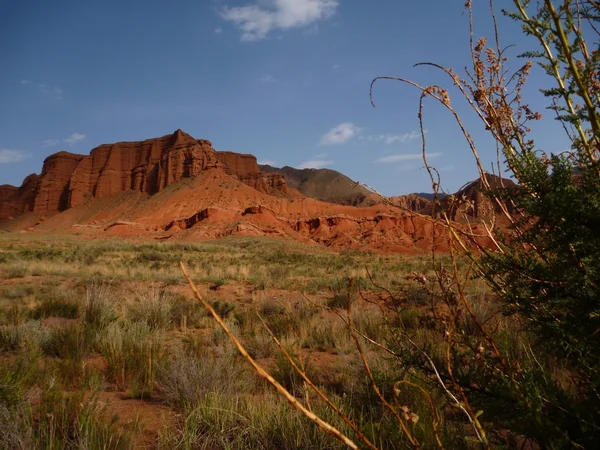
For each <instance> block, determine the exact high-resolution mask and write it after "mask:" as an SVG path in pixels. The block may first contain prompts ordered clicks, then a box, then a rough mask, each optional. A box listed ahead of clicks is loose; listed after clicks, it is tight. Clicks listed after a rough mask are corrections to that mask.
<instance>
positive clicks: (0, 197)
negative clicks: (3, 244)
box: [0, 173, 40, 220]
mask: <svg viewBox="0 0 600 450" xmlns="http://www.w3.org/2000/svg"><path fill="white" fill-rule="evenodd" d="M39 179H40V176H39V175H37V174H35V173H32V174H31V175H29V176H27V177H26V178H25V179H24V180H23V184H22V185H21V187H19V188H17V187H15V186H11V185H9V184H5V185H3V186H0V220H6V219H10V218H12V217H17V216H18V215H21V214H23V213H24V212H26V211H31V210H32V209H33V199H34V198H35V197H34V195H35V191H36V189H37V185H38V182H39Z"/></svg>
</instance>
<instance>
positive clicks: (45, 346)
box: [0, 234, 510, 449]
mask: <svg viewBox="0 0 600 450" xmlns="http://www.w3.org/2000/svg"><path fill="white" fill-rule="evenodd" d="M0 247H1V249H2V252H1V253H0V255H1V257H2V261H3V264H2V266H1V269H0V270H1V272H2V274H1V275H2V279H3V281H2V286H1V288H0V298H1V300H0V323H1V325H0V352H1V353H0V355H1V357H2V361H3V364H2V369H1V371H2V373H1V377H2V378H1V379H2V383H1V386H2V389H1V390H0V401H1V402H2V414H1V416H0V417H1V419H0V420H2V427H0V428H2V430H3V431H2V435H1V436H2V438H1V439H2V440H1V441H0V442H2V443H3V444H2V445H4V446H5V447H6V448H33V447H39V448H64V447H65V446H66V447H67V448H88V447H89V448H127V446H128V445H130V444H132V443H135V442H138V443H139V441H140V439H141V440H142V441H144V439H146V441H144V442H146V443H149V445H152V446H158V447H160V448H273V449H275V448H277V449H280V448H338V447H343V446H342V444H340V443H339V442H338V441H336V440H335V439H333V438H332V437H330V436H328V435H326V434H323V433H321V431H320V430H319V429H318V428H317V427H315V426H314V425H312V424H310V422H309V421H308V420H306V419H305V418H303V417H302V416H300V415H298V414H297V413H296V412H294V411H292V410H291V408H290V406H289V405H288V404H287V402H286V401H285V400H284V399H283V398H280V397H278V396H277V395H276V394H275V393H274V392H273V391H272V389H271V388H270V387H269V386H267V385H266V384H265V383H264V382H263V381H261V380H260V379H259V378H258V377H257V376H256V374H255V373H253V372H252V371H251V369H250V368H249V367H248V365H247V364H246V362H245V361H244V360H243V359H242V358H241V357H240V356H239V355H238V353H237V352H236V351H235V349H234V348H233V347H232V345H231V343H230V342H229V340H228V339H227V337H226V335H225V334H224V333H223V332H222V330H220V329H219V328H218V327H217V326H216V324H215V323H214V321H213V320H212V319H211V318H210V317H208V316H207V313H206V311H205V310H204V309H203V308H202V306H201V305H200V304H199V303H198V302H197V301H196V300H195V299H193V297H192V296H191V292H190V290H189V288H188V286H187V285H186V283H185V280H184V278H183V276H182V274H181V271H180V270H179V268H178V261H179V260H183V261H184V262H185V263H186V264H187V265H188V267H190V268H191V270H192V272H193V278H194V280H195V281H196V283H198V285H199V286H200V289H201V291H202V292H203V295H204V296H205V297H206V298H207V299H209V301H210V303H211V304H212V306H213V307H214V308H215V309H216V310H217V311H218V312H219V314H220V315H221V316H222V317H223V318H224V319H225V320H226V322H227V324H228V325H229V327H230V328H231V329H232V330H233V331H234V333H235V334H236V335H237V336H239V338H240V339H241V340H242V342H243V343H244V345H245V346H246V348H247V350H248V352H249V353H250V354H251V355H252V357H254V358H256V359H257V360H259V361H260V362H261V364H263V365H264V366H265V367H266V368H267V369H268V370H269V371H270V372H271V373H272V374H273V376H274V377H275V378H276V379H277V380H278V381H279V382H280V383H281V384H282V385H283V386H285V387H286V388H287V389H288V390H289V391H290V392H292V393H293V394H294V395H296V396H298V397H299V398H302V399H306V401H308V402H309V404H310V405H311V408H312V409H313V410H314V411H315V412H316V413H318V414H319V415H321V416H322V417H324V418H327V419H328V420H330V421H331V423H333V424H335V425H336V426H337V427H340V429H342V430H345V431H346V432H348V433H352V431H351V430H350V429H349V427H348V425H346V424H344V423H343V422H342V421H341V420H340V419H339V417H337V416H336V415H335V414H334V413H332V412H331V411H329V410H328V409H327V408H326V406H325V405H324V404H323V403H322V402H321V400H320V399H318V398H316V397H315V395H314V393H312V392H310V390H309V389H308V387H307V386H306V384H305V383H304V382H303V380H302V378H301V377H300V376H299V375H298V374H297V373H296V372H295V370H294V369H293V367H292V366H291V364H290V362H289V361H288V360H287V359H286V358H285V357H283V355H282V354H281V353H280V351H279V349H278V348H277V345H276V344H275V342H274V341H273V340H272V338H271V337H270V336H269V335H268V333H267V331H266V330H265V328H264V327H263V325H262V324H261V322H260V319H259V318H258V315H257V313H258V314H260V316H261V317H262V318H263V319H264V320H265V322H266V324H267V325H268V327H269V329H270V330H271V331H272V332H273V333H274V334H275V336H277V338H278V339H279V340H280V341H281V342H282V343H283V345H284V346H285V348H286V349H287V351H288V352H289V353H290V354H291V355H293V358H294V360H295V361H296V362H297V363H298V364H300V365H301V367H303V369H304V371H305V372H306V373H307V374H308V375H309V376H310V378H311V379H312V380H313V381H314V382H315V383H316V384H317V385H318V386H321V387H322V389H324V391H325V392H326V393H327V395H328V396H330V398H331V399H332V401H333V402H334V403H335V404H336V405H338V406H339V408H341V409H342V410H343V411H344V412H345V414H346V415H347V416H348V417H350V418H352V420H353V421H356V423H358V424H359V426H360V428H361V430H362V432H363V433H365V435H366V436H368V437H369V439H370V440H371V441H372V442H373V443H376V445H378V446H382V447H385V448H401V447H403V446H404V445H405V444H404V443H403V442H404V438H403V436H402V435H401V434H400V433H399V430H398V427H397V424H396V423H395V419H393V418H391V417H390V416H389V413H387V412H386V411H385V409H382V407H381V405H380V402H379V400H378V399H377V398H376V396H375V394H374V393H373V391H372V388H371V386H370V382H369V380H368V379H367V377H366V375H365V373H364V371H363V369H362V363H361V360H360V357H359V355H358V351H357V348H356V345H355V343H354V342H353V340H352V338H351V336H350V333H349V331H348V327H347V326H346V324H345V323H344V321H343V320H342V319H341V318H340V317H338V314H340V315H341V316H342V317H344V310H345V308H346V306H347V302H348V298H350V299H351V301H352V304H353V308H352V310H353V317H354V321H353V323H354V326H355V327H356V328H357V330H359V331H360V332H361V333H363V334H364V335H365V336H369V337H370V338H371V339H374V340H377V341H378V342H389V343H390V344H393V346H392V347H391V348H394V351H395V352H396V356H393V355H390V354H389V353H387V352H385V351H382V350H381V349H379V348H378V347H376V346H372V345H370V344H368V343H366V342H363V345H365V347H364V352H365V354H366V356H367V359H368V361H369V364H370V366H371V369H372V371H373V375H374V377H375V378H376V380H377V383H378V385H379V386H380V387H381V389H382V392H383V393H384V395H386V396H389V397H390V399H394V398H396V396H397V395H399V396H400V397H399V398H398V400H400V399H401V402H402V404H407V405H410V408H411V411H414V414H416V415H417V416H419V420H416V419H415V423H414V424H412V427H413V431H414V433H415V435H416V436H419V439H421V440H424V442H427V441H428V440H430V439H433V434H432V428H431V427H432V423H433V422H432V419H433V418H434V417H435V421H436V426H437V428H438V434H439V436H440V439H443V440H444V442H447V443H455V444H456V445H459V443H460V442H467V441H468V439H469V437H468V436H469V434H470V433H469V432H468V430H467V428H468V426H467V424H466V423H465V421H464V419H463V418H462V417H460V416H457V415H456V414H450V413H449V411H447V410H448V409H449V408H450V409H451V406H449V405H447V404H444V402H442V403H439V404H437V406H436V409H435V413H434V416H432V411H431V410H430V409H429V407H428V406H427V402H423V401H422V400H423V399H422V398H421V396H422V395H423V394H422V393H420V390H418V388H414V387H411V386H410V385H409V384H407V385H406V386H400V387H399V386H396V387H394V384H395V383H396V382H397V381H398V380H400V379H407V380H411V383H415V384H418V385H419V386H424V387H427V389H428V390H430V388H431V386H430V384H431V379H430V374H429V373H428V371H427V368H426V367H421V366H420V364H419V363H418V361H417V360H418V359H419V355H417V354H415V353H414V351H413V350H412V349H411V348H409V347H404V346H403V344H402V342H401V341H400V340H399V339H398V338H399V335H398V336H396V335H397V333H398V332H400V331H399V330H402V333H404V332H407V333H409V334H410V335H411V336H412V337H413V339H414V340H415V341H416V342H418V343H419V344H420V345H423V346H425V347H426V348H428V349H429V350H431V351H432V354H435V351H433V350H434V349H436V348H437V349H439V348H440V347H441V346H443V335H442V334H440V331H439V326H437V325H436V319H435V317H434V316H432V315H431V312H430V310H429V306H428V305H429V303H430V301H431V300H432V297H431V295H430V293H428V292H426V291H424V290H423V287H422V286H421V285H420V284H419V283H418V282H416V281H413V280H407V279H406V277H407V276H409V277H412V274H413V273H419V274H422V276H425V277H432V276H433V273H434V272H433V271H431V267H430V265H431V264H430V261H429V258H428V257H423V256H403V255H394V256H390V255H374V254H371V253H360V252H342V253H334V252H331V251H327V250H325V249H322V248H320V247H318V246H307V245H301V244H297V243H293V242H288V241H278V240H272V239H264V238H243V239H227V240H220V241H211V242H206V243H195V244H169V243H129V242H123V241H99V242H83V241H77V240H73V239H62V240H61V239H58V238H57V239H48V238H37V239H35V238H30V237H24V236H23V235H21V236H19V235H17V236H15V235H8V234H6V235H2V241H1V244H0ZM349 278H351V279H352V280H353V284H352V285H351V287H350V288H349V287H348V279H349ZM431 279H432V280H433V278H431ZM374 283H375V284H377V286H381V287H375V285H374ZM427 285H428V286H430V287H431V288H432V289H434V288H433V283H432V282H428V283H427ZM383 287H385V289H387V290H389V293H388V292H385V291H383V290H382V289H381V288H383ZM432 292H433V291H432ZM392 293H393V295H392ZM469 295H470V296H472V298H473V299H476V300H477V302H480V303H481V312H480V313H481V314H482V315H485V314H492V313H493V308H494V306H493V304H492V302H491V301H490V300H489V299H488V298H487V295H486V291H485V288H484V286H483V284H479V285H474V287H473V291H472V292H471V293H470V294H469ZM305 297H306V298H305ZM499 330H500V331H499V332H505V333H508V334H509V335H510V331H509V330H508V329H507V328H506V325H502V326H501V327H499ZM400 353H402V355H403V356H402V357H401V358H400ZM438 356H441V355H437V356H435V357H436V358H437V357H438ZM405 358H406V359H405ZM407 362H410V364H406V363H407ZM398 390H399V391H398ZM395 391H398V392H397V393H396V394H395V393H394V392H395ZM109 393H110V394H116V393H118V394H119V396H117V397H111V399H112V401H108V400H107V397H106V395H107V394H109ZM436 395H439V396H443V395H442V394H441V393H438V394H436ZM437 400H439V399H437ZM437 400H436V401H437ZM128 402H138V403H135V405H136V408H137V409H138V410H139V411H144V410H152V409H153V408H156V407H157V405H160V407H161V408H165V406H168V408H166V409H161V410H160V413H157V414H159V415H157V416H152V417H151V419H150V421H148V417H147V415H144V414H143V413H140V412H139V411H135V410H130V409H129V408H128V407H127V405H128ZM123 411H124V412H125V416H124V417H123V414H122V413H123ZM160 414H163V415H164V417H163V416H161V415H160ZM138 416H139V417H138ZM414 417H415V418H416V416H414ZM440 421H441V422H440ZM437 422H439V423H437ZM442 423H443V426H442ZM150 431H152V433H151V432H150ZM431 442H432V443H433V441H431Z"/></svg>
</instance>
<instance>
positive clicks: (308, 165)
mask: <svg viewBox="0 0 600 450" xmlns="http://www.w3.org/2000/svg"><path fill="white" fill-rule="evenodd" d="M331 164H333V161H326V160H324V159H311V160H310V161H304V162H303V163H302V164H300V165H299V166H298V169H320V168H322V167H327V166H329V165H331Z"/></svg>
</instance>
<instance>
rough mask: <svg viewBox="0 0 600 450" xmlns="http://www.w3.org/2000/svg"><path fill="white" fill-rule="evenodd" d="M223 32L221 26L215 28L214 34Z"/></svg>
mask: <svg viewBox="0 0 600 450" xmlns="http://www.w3.org/2000/svg"><path fill="white" fill-rule="evenodd" d="M221 33H223V28H215V34H221Z"/></svg>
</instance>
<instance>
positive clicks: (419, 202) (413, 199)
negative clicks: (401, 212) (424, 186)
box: [388, 194, 431, 212]
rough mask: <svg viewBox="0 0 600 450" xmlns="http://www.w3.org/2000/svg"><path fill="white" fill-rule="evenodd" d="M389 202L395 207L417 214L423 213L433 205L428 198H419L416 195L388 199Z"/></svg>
mask: <svg viewBox="0 0 600 450" xmlns="http://www.w3.org/2000/svg"><path fill="white" fill-rule="evenodd" d="M388 200H389V201H390V203H391V204H393V205H396V206H399V207H401V208H403V209H408V210H410V211H415V212H421V211H423V210H425V208H427V207H428V206H429V205H430V204H431V202H430V201H429V200H427V199H426V198H423V197H419V196H418V195H415V194H408V195H398V196H395V197H388Z"/></svg>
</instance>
